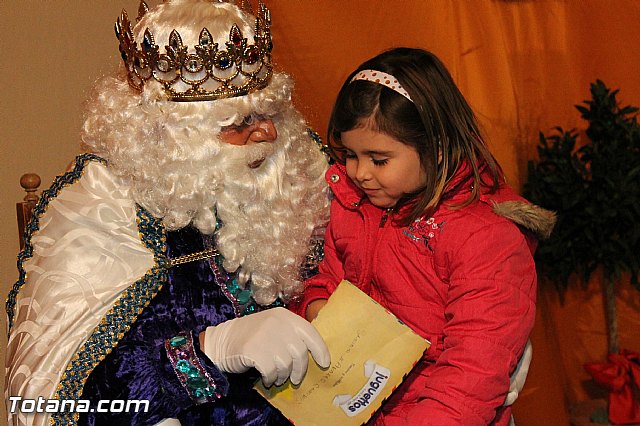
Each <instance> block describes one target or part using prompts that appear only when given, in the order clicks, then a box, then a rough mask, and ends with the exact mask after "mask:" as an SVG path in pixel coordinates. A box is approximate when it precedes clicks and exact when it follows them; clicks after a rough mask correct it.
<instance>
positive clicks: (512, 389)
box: [503, 340, 533, 407]
mask: <svg viewBox="0 0 640 426" xmlns="http://www.w3.org/2000/svg"><path fill="white" fill-rule="evenodd" d="M532 355H533V348H532V347H531V340H527V346H525V347H524V352H523V354H522V356H521V357H520V361H518V365H517V366H516V371H514V372H513V374H512V375H511V379H510V381H509V393H507V398H506V399H505V401H504V404H503V405H504V406H505V407H507V406H509V405H511V404H513V403H514V402H515V400H516V399H518V394H519V393H520V391H522V388H523V387H524V382H525V381H526V380H527V373H529V364H531V356H532Z"/></svg>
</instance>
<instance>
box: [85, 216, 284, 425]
mask: <svg viewBox="0 0 640 426" xmlns="http://www.w3.org/2000/svg"><path fill="white" fill-rule="evenodd" d="M203 249H204V243H203V238H202V235H201V234H200V233H199V232H198V231H197V230H195V229H193V228H186V229H182V230H179V231H175V232H168V233H167V256H168V257H170V258H172V257H178V256H181V255H184V254H190V253H194V252H198V251H201V250H203ZM220 285H224V283H222V284H220V283H217V282H216V279H215V277H214V274H213V272H212V269H211V267H210V265H209V261H207V260H201V261H196V262H191V263H186V264H183V265H179V266H175V267H172V268H171V269H169V280H168V283H166V284H164V286H163V288H162V289H161V290H160V292H159V293H158V294H157V296H156V297H155V298H154V299H153V300H152V301H151V303H150V304H149V305H148V306H147V307H146V308H145V309H144V310H143V311H142V313H141V314H140V315H139V316H138V318H137V320H136V321H135V323H134V324H133V325H132V326H131V328H130V330H129V331H128V332H127V333H126V334H125V335H124V337H123V338H122V339H121V340H120V342H119V343H118V346H117V347H116V348H114V350H113V351H112V352H111V353H110V354H109V355H108V356H107V357H106V358H105V359H104V360H103V361H102V362H101V363H100V364H99V365H98V366H97V367H96V368H95V369H94V370H93V372H92V373H91V375H90V376H89V378H88V380H87V382H86V384H85V386H84V390H83V394H82V399H88V400H90V401H92V407H95V406H97V403H98V401H99V400H149V401H150V406H149V410H148V412H146V413H145V412H139V413H133V412H130V413H126V412H122V413H98V412H93V413H83V414H81V417H80V421H79V424H81V425H108V426H117V425H118V426H119V425H154V424H156V423H157V422H159V421H160V420H162V419H164V418H171V417H174V418H178V419H179V420H180V422H181V423H182V425H255V426H258V425H259V426H265V425H290V423H289V422H288V421H287V420H286V419H285V418H284V417H283V416H282V415H281V414H280V413H279V412H278V411H277V410H275V409H274V408H273V407H271V406H270V405H269V403H268V402H266V400H264V399H263V398H262V397H261V396H260V395H259V394H258V393H257V392H256V391H254V390H252V386H253V383H254V382H255V381H256V379H257V378H258V377H259V375H258V374H257V372H256V371H255V370H251V371H249V372H247V373H244V374H226V373H222V372H221V371H220V370H218V369H217V368H216V367H215V366H214V365H213V364H212V363H211V362H210V361H209V359H208V358H207V356H206V355H204V353H202V352H201V351H200V348H199V347H198V334H199V333H200V332H201V331H203V330H204V329H205V328H206V327H207V326H210V325H216V324H219V323H221V322H224V321H227V320H229V319H232V318H234V317H235V314H234V310H233V305H232V303H231V301H230V300H229V299H228V298H227V297H226V296H225V293H224V292H222V290H221V289H220ZM180 331H191V332H192V333H193V336H194V344H195V346H196V348H195V350H196V354H197V355H198V357H199V358H200V362H201V364H202V365H203V366H204V368H205V369H206V370H207V372H208V373H209V374H210V376H211V377H213V378H214V380H215V383H216V387H217V391H218V392H219V393H221V394H222V397H221V398H220V399H218V400H216V401H214V402H208V403H205V404H201V405H195V403H194V402H193V401H192V400H191V398H190V397H189V395H188V394H187V392H186V391H185V389H184V388H183V387H182V385H181V384H180V382H179V380H178V378H177V376H176V373H175V371H174V370H173V367H172V365H171V363H170V362H169V360H168V358H167V354H166V351H165V349H164V341H165V340H166V339H169V338H171V337H173V336H175V335H177V334H178V332H180Z"/></svg>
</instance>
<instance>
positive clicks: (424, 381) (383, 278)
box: [294, 165, 552, 426]
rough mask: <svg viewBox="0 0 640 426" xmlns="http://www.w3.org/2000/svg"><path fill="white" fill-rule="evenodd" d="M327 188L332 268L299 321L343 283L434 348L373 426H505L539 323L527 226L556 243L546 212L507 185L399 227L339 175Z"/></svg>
mask: <svg viewBox="0 0 640 426" xmlns="http://www.w3.org/2000/svg"><path fill="white" fill-rule="evenodd" d="M326 177H327V181H328V183H329V185H330V187H331V189H332V191H333V194H334V196H335V199H334V200H333V201H332V205H331V220H330V223H329V226H328V228H327V231H326V236H325V258H324V260H323V261H322V263H321V264H320V273H319V274H318V275H316V276H314V277H313V278H310V279H309V280H307V282H306V283H305V293H304V296H303V299H302V301H301V302H300V303H298V304H297V305H296V306H295V307H294V310H296V311H297V312H298V313H299V314H300V315H304V312H305V311H306V308H307V306H308V304H309V303H310V302H312V301H313V300H316V299H326V298H328V297H329V295H330V294H331V293H332V292H333V291H334V290H335V288H336V286H337V284H338V283H340V281H342V280H343V279H346V280H349V281H350V282H351V283H353V284H355V285H356V286H358V287H359V288H360V289H361V290H363V291H364V292H365V293H367V294H369V295H370V296H371V297H372V298H373V299H375V300H376V301H378V302H379V303H380V304H381V305H383V306H385V307H386V308H387V309H389V310H390V311H391V312H393V313H394V314H395V315H396V316H397V317H398V318H400V319H401V320H402V321H403V322H404V323H405V324H407V325H408V326H409V327H411V328H412V329H413V330H414V331H415V332H417V333H418V334H420V335H421V336H422V337H424V338H426V339H428V340H429V341H430V342H431V347H430V348H429V349H428V350H427V352H426V353H425V355H424V356H423V358H422V359H421V360H420V362H419V363H418V365H417V366H416V368H415V369H414V370H412V373H411V374H410V375H409V376H408V377H407V379H406V380H405V381H404V382H403V384H402V385H401V386H400V387H399V388H398V389H397V390H396V392H394V394H393V395H392V396H391V397H390V398H389V400H388V401H387V402H385V404H384V405H383V407H382V409H381V410H380V411H379V412H378V413H377V415H376V416H375V417H374V419H373V420H372V421H371V424H375V425H378V424H380V425H400V424H405V425H412V426H413V425H437V426H446V425H487V424H492V423H493V424H497V425H498V424H508V420H509V417H510V411H511V410H510V407H507V408H504V407H502V404H503V402H504V400H505V396H506V394H507V391H508V389H509V376H510V374H511V373H512V372H513V371H514V369H515V367H516V363H517V361H518V359H519V357H520V356H521V355H522V352H523V350H524V346H525V343H526V341H527V338H528V336H529V333H530V331H531V329H532V327H533V322H534V318H535V303H536V271H535V265H534V262H533V250H534V249H535V245H536V238H535V237H534V236H533V234H532V233H530V232H529V231H528V230H526V229H525V228H524V227H528V228H532V229H535V230H537V231H543V232H546V231H548V232H550V228H549V226H552V224H551V225H549V224H547V223H544V222H545V219H547V217H546V216H545V212H546V211H543V210H542V209H540V208H538V207H535V206H532V205H530V204H528V203H526V202H525V201H524V200H523V199H521V198H520V197H518V196H517V195H516V194H515V193H514V192H513V191H512V190H511V189H510V188H508V187H507V186H504V187H501V188H500V190H499V191H498V192H497V193H496V194H487V195H486V196H485V195H483V196H482V197H481V200H480V201H479V202H475V203H473V204H471V205H469V206H467V207H464V208H462V209H458V210H454V209H450V208H448V207H446V206H440V207H439V208H438V209H437V211H436V212H435V214H434V215H433V217H423V218H421V219H419V220H417V221H415V222H413V223H412V224H411V225H409V226H400V225H398V224H397V222H396V221H395V220H394V219H395V218H396V217H397V214H398V213H387V212H386V211H385V210H383V209H380V208H378V207H376V206H374V205H372V204H371V203H370V202H369V201H368V199H366V197H364V195H363V193H362V192H361V191H360V190H359V189H358V188H357V187H356V186H355V185H354V184H353V183H352V182H351V181H350V179H349V178H348V177H347V175H346V173H345V170H344V167H343V166H340V165H334V166H332V167H331V168H330V169H329V171H328V172H327V175H326ZM450 187H457V189H456V190H455V192H454V193H452V194H447V195H448V196H450V198H448V200H447V202H452V203H459V202H460V201H463V200H465V199H466V198H467V196H468V195H469V191H470V189H471V188H470V184H468V185H465V184H462V179H460V178H458V179H457V180H454V182H453V183H452V186H450ZM496 212H500V214H497V213H496ZM400 213H403V210H401V211H400ZM505 215H506V216H509V217H510V218H509V219H508V218H506V217H505ZM536 215H537V217H536ZM514 221H515V222H517V224H516V223H515V222H514Z"/></svg>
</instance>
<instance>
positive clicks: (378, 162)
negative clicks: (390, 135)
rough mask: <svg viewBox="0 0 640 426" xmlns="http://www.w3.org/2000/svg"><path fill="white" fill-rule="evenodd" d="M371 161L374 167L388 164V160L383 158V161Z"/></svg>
mask: <svg viewBox="0 0 640 426" xmlns="http://www.w3.org/2000/svg"><path fill="white" fill-rule="evenodd" d="M371 161H372V162H373V165H374V166H384V165H385V164H387V163H388V162H389V159H388V158H385V159H384V160H376V159H375V158H372V159H371Z"/></svg>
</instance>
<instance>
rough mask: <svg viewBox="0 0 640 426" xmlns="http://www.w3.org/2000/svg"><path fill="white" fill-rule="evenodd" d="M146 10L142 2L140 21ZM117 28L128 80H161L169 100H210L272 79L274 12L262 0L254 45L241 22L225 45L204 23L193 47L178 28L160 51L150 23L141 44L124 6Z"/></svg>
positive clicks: (134, 83)
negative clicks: (186, 41) (135, 38)
mask: <svg viewBox="0 0 640 426" xmlns="http://www.w3.org/2000/svg"><path fill="white" fill-rule="evenodd" d="M242 3H243V5H242V8H243V9H244V10H245V11H247V12H249V13H251V14H253V13H252V11H251V7H250V6H247V5H248V2H247V3H245V2H244V1H243V2H242ZM148 10H149V8H148V6H147V4H146V3H145V2H144V1H141V3H140V8H139V9H138V18H137V21H139V20H140V19H141V18H142V17H143V16H144V14H145V13H146V12H147V11H148ZM115 31H116V37H118V40H119V41H120V54H121V56H122V60H123V61H124V64H125V66H126V69H127V80H128V81H129V85H130V86H131V87H133V88H134V89H136V90H138V91H140V92H141V91H142V90H143V87H144V84H145V82H146V81H147V80H149V79H151V78H153V79H154V80H156V81H158V82H159V83H161V84H162V85H163V87H164V91H165V93H166V95H167V99H169V100H170V101H176V102H190V101H210V100H215V99H222V98H231V97H235V96H242V95H246V94H248V93H250V92H252V91H254V90H259V89H263V88H264V87H266V86H267V84H268V83H269V80H270V79H271V74H272V71H273V68H272V65H271V50H272V48H273V44H272V40H271V13H270V12H269V9H267V7H266V6H265V5H264V4H263V3H262V2H260V4H259V11H258V13H257V14H256V21H255V34H254V37H253V39H254V44H247V39H246V38H244V37H243V35H242V32H241V31H240V29H239V28H238V26H237V25H236V24H233V25H232V26H231V30H230V32H229V40H228V41H226V42H225V46H218V43H214V42H213V37H212V36H211V33H210V32H209V30H207V28H202V31H201V32H200V36H199V40H198V43H199V44H198V45H196V46H194V50H193V51H191V52H189V48H188V46H185V45H184V44H183V43H182V38H181V37H180V34H179V33H178V32H177V31H176V30H175V29H174V30H173V31H172V32H171V35H170V36H169V44H168V45H166V46H165V51H166V53H161V52H160V47H159V46H158V45H157V44H156V41H155V38H154V36H153V34H152V33H151V31H150V30H149V28H147V29H146V30H145V32H144V36H143V40H142V42H141V43H140V48H138V47H137V44H136V41H135V40H134V36H133V28H132V25H131V22H130V21H129V17H128V16H127V12H126V11H125V10H123V11H122V14H121V15H120V17H119V18H118V20H117V22H116V24H115ZM236 78H237V79H238V80H237V81H235V82H234V80H235V79H236Z"/></svg>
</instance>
